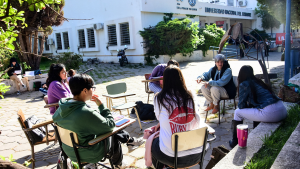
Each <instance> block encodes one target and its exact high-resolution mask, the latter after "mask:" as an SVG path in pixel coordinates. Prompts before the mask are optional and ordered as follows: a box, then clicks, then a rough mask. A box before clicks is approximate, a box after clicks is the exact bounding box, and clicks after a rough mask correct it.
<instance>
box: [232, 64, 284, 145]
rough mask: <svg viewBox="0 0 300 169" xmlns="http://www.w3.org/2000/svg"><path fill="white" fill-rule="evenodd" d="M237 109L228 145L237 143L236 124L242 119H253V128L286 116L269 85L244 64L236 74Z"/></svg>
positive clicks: (240, 122)
mask: <svg viewBox="0 0 300 169" xmlns="http://www.w3.org/2000/svg"><path fill="white" fill-rule="evenodd" d="M238 94H239V104H238V109H236V110H235V112H234V120H232V126H233V136H232V140H230V141H229V145H230V147H232V148H233V147H235V146H236V145H237V143H238V139H237V131H236V126H237V125H238V124H243V120H244V119H248V120H251V121H253V128H255V127H256V126H257V125H258V124H259V122H278V121H281V120H283V119H285V118H286V116H287V111H286V108H285V107H284V105H283V103H282V101H281V100H280V99H279V98H278V97H277V96H276V95H275V94H274V92H273V91H272V89H271V87H270V86H268V85H266V84H265V83H264V82H263V81H262V80H260V79H257V78H256V77H255V76H254V73H253V68H252V67H251V66H248V65H245V66H243V67H242V68H241V69H240V72H239V76H238Z"/></svg>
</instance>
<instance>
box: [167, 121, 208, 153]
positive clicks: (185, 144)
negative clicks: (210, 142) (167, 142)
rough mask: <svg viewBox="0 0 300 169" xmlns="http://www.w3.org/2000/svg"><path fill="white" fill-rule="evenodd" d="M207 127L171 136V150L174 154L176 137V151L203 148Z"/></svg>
mask: <svg viewBox="0 0 300 169" xmlns="http://www.w3.org/2000/svg"><path fill="white" fill-rule="evenodd" d="M206 131H207V127H202V128H199V129H196V130H190V131H184V132H178V133H174V134H172V150H173V151H174V152H175V136H176V135H178V151H184V150H190V149H193V148H197V147H201V146H203V144H204V142H205V139H206V138H205V136H206Z"/></svg>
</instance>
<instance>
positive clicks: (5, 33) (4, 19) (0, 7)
mask: <svg viewBox="0 0 300 169" xmlns="http://www.w3.org/2000/svg"><path fill="white" fill-rule="evenodd" d="M17 3H18V4H19V6H20V8H15V7H13V6H12V5H15V4H17ZM24 3H27V4H26V5H27V6H28V8H29V10H30V11H37V12H39V11H40V10H43V9H45V8H46V6H47V5H49V4H60V3H61V0H18V1H13V2H12V1H11V0H0V22H1V24H3V26H1V27H0V48H2V49H3V48H6V49H10V50H14V49H15V46H14V45H13V42H15V41H16V37H18V33H19V31H18V30H17V29H15V28H16V26H17V22H21V23H22V27H21V28H22V29H24V28H25V27H27V24H26V23H25V16H24V13H25V8H22V5H24ZM7 11H8V12H7Z"/></svg>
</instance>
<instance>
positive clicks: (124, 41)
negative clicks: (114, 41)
mask: <svg viewBox="0 0 300 169" xmlns="http://www.w3.org/2000/svg"><path fill="white" fill-rule="evenodd" d="M120 32H121V45H130V35H129V23H128V22H126V23H121V24H120Z"/></svg>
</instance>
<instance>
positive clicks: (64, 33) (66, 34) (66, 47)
mask: <svg viewBox="0 0 300 169" xmlns="http://www.w3.org/2000/svg"><path fill="white" fill-rule="evenodd" d="M63 39H64V48H65V49H69V47H70V45H69V36H68V32H63Z"/></svg>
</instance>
